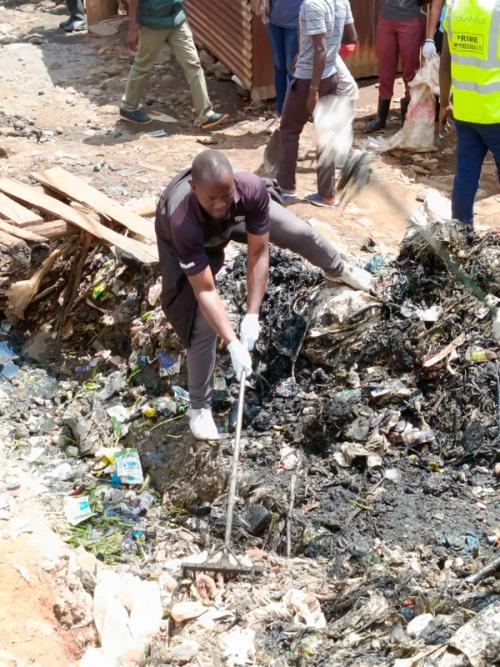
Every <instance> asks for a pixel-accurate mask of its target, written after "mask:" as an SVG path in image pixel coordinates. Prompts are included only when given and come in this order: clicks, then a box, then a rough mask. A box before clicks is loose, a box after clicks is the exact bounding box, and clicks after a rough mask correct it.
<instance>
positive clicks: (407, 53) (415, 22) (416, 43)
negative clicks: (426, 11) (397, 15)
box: [396, 17, 425, 101]
mask: <svg viewBox="0 0 500 667" xmlns="http://www.w3.org/2000/svg"><path fill="white" fill-rule="evenodd" d="M396 26H397V27H396V32H397V41H398V52H399V55H400V57H401V67H402V69H403V81H404V84H405V98H406V100H407V101H409V100H410V87H409V85H408V84H409V83H410V81H413V78H414V76H415V74H416V73H417V70H418V69H419V68H420V49H421V47H422V43H423V41H424V38H425V20H422V18H420V17H417V18H414V19H409V20H408V21H397V22H396Z"/></svg>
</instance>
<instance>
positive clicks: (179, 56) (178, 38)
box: [167, 21, 213, 123]
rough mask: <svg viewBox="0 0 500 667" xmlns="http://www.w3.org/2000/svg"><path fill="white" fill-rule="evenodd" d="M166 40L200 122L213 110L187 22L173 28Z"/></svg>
mask: <svg viewBox="0 0 500 667" xmlns="http://www.w3.org/2000/svg"><path fill="white" fill-rule="evenodd" d="M167 42H168V45H169V46H170V48H171V49H172V52H173V54H174V56H175V58H176V60H177V62H178V63H179V65H180V66H181V67H182V70H183V72H184V76H185V77H186V81H187V82H188V85H189V87H190V89H191V95H192V97H193V106H194V108H195V112H196V118H197V120H198V121H199V122H201V123H202V122H203V121H204V120H206V119H207V118H208V117H209V116H210V113H211V112H212V111H213V110H212V103H211V102H210V98H209V96H208V90H207V82H206V80H205V72H204V71H203V67H202V66H201V62H200V57H199V55H198V51H197V50H196V46H195V44H194V40H193V33H192V32H191V28H190V27H189V25H188V22H187V21H184V23H183V24H182V25H180V26H179V27H178V28H173V29H172V30H171V31H170V33H169V35H168V38H167Z"/></svg>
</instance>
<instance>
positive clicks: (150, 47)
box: [120, 26, 169, 112]
mask: <svg viewBox="0 0 500 667" xmlns="http://www.w3.org/2000/svg"><path fill="white" fill-rule="evenodd" d="M168 32H169V30H168V28H166V29H159V30H153V29H152V28H145V27H144V26H139V46H138V49H137V53H136V55H135V59H134V64H133V65H132V68H131V69H130V73H129V75H128V81H127V85H126V88H125V94H124V96H123V97H122V100H121V104H120V108H121V109H123V110H124V111H127V112H132V111H136V110H137V109H138V108H139V105H140V102H141V100H142V96H143V93H144V86H145V84H146V77H147V75H148V74H149V73H150V72H151V70H152V69H153V67H154V66H155V64H156V60H157V58H158V53H159V51H160V49H161V47H162V44H163V43H164V42H165V40H166V38H167V35H168Z"/></svg>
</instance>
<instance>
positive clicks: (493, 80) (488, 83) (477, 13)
mask: <svg viewBox="0 0 500 667" xmlns="http://www.w3.org/2000/svg"><path fill="white" fill-rule="evenodd" d="M445 28H446V32H447V33H448V44H449V47H450V54H451V75H452V83H453V112H454V116H455V118H457V119H458V120H463V121H468V122H471V123H483V124H493V123H500V0H448V8H447V12H446V22H445Z"/></svg>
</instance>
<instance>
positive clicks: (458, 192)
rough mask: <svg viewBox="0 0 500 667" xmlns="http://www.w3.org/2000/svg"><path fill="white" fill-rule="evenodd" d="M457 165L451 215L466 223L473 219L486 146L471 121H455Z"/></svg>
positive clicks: (470, 223) (471, 222) (470, 222)
mask: <svg viewBox="0 0 500 667" xmlns="http://www.w3.org/2000/svg"><path fill="white" fill-rule="evenodd" d="M455 126H456V129H457V149H456V151H457V158H456V159H457V166H456V171H455V180H454V182H453V192H452V195H451V209H452V211H451V212H452V216H453V218H454V219H455V220H461V221H462V222H465V223H466V224H468V225H471V226H472V224H473V221H474V213H473V210H474V198H475V196H476V192H477V189H478V187H479V178H480V176H481V167H482V166H483V162H484V158H485V156H486V152H487V150H488V147H487V146H486V144H485V143H484V141H483V139H482V138H481V136H480V133H479V132H478V129H477V128H478V126H477V125H474V124H473V123H465V122H463V121H459V120H457V121H455Z"/></svg>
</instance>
